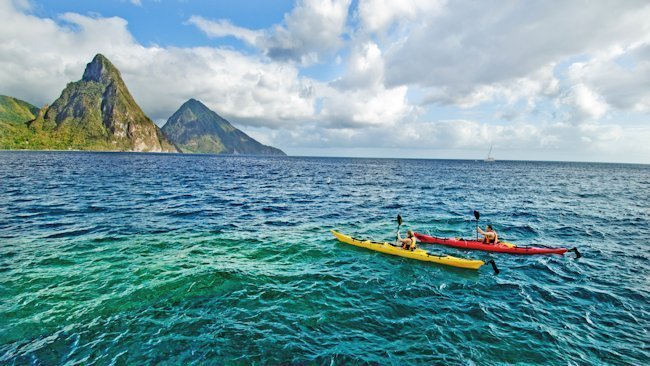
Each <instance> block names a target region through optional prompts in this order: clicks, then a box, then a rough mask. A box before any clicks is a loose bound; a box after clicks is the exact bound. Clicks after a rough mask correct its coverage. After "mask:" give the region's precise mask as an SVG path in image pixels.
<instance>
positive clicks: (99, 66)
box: [81, 53, 121, 83]
mask: <svg viewBox="0 0 650 366" xmlns="http://www.w3.org/2000/svg"><path fill="white" fill-rule="evenodd" d="M116 78H117V79H121V76H120V72H119V70H118V69H117V68H116V67H115V66H113V64H112V63H111V62H110V61H109V60H108V59H107V58H106V57H105V56H104V55H102V54H101V53H98V54H97V55H95V57H94V58H93V60H92V61H90V63H89V64H87V65H86V70H85V71H84V75H83V77H82V78H81V80H83V81H96V82H99V83H102V82H110V81H111V80H113V79H116Z"/></svg>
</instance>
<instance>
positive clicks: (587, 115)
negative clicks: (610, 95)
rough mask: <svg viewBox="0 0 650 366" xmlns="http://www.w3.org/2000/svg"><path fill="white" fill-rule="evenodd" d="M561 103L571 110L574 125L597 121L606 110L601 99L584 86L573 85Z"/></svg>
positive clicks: (605, 105)
mask: <svg viewBox="0 0 650 366" xmlns="http://www.w3.org/2000/svg"><path fill="white" fill-rule="evenodd" d="M563 102H564V103H565V104H568V105H569V106H570V108H571V109H572V114H573V116H572V118H571V120H572V121H574V122H576V123H582V122H585V121H595V120H598V119H600V118H601V117H602V116H603V115H604V114H605V113H606V112H607V110H608V106H607V103H606V102H605V101H604V100H603V98H602V97H601V96H600V95H598V94H597V93H596V92H594V91H593V90H591V89H590V88H589V87H587V86H586V85H584V84H577V85H574V86H573V87H572V88H571V90H570V91H569V93H568V96H567V97H565V98H564V99H563Z"/></svg>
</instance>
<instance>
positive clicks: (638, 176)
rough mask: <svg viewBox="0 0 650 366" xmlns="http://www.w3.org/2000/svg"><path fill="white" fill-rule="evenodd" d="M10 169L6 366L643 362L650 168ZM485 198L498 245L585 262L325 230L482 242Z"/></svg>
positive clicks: (141, 163) (4, 171)
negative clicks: (424, 256)
mask: <svg viewBox="0 0 650 366" xmlns="http://www.w3.org/2000/svg"><path fill="white" fill-rule="evenodd" d="M0 161H1V162H2V163H1V164H0V179H2V182H3V185H2V186H1V187H0V195H1V196H2V197H3V198H6V199H5V200H2V201H0V215H2V216H1V218H2V220H0V238H2V239H3V242H2V245H0V272H1V273H2V276H0V300H1V301H0V363H8V364H27V363H34V364H93V363H97V364H157V363H166V364H188V363H208V364H211V363H217V364H221V363H226V364H227V363H235V364H238V363H241V364H282V363H284V364H292V363H298V364H301V363H309V364H362V363H375V364H400V365H401V364H411V363H412V364H436V363H440V364H469V365H472V364H475V365H480V364H486V363H488V364H489V363H494V364H517V363H525V364H564V363H570V364H633V365H636V364H642V363H643V361H645V360H647V359H649V358H650V355H649V354H648V351H647V347H645V344H646V343H647V328H648V322H647V319H648V313H649V312H650V309H649V308H648V306H649V305H648V304H649V303H650V301H649V294H648V290H647V289H648V283H647V279H646V278H645V277H644V276H641V275H640V274H642V273H646V272H648V270H649V269H650V268H649V265H648V261H647V259H648V258H650V253H649V252H648V250H647V248H646V245H645V244H644V242H643V241H642V240H636V239H634V238H647V237H650V232H649V230H650V229H648V228H650V225H649V224H650V222H649V221H648V220H649V219H650V218H649V216H648V215H647V214H646V210H645V209H646V207H647V204H644V203H647V198H646V193H645V191H647V189H645V188H647V182H648V177H649V176H650V171H649V168H648V167H647V166H627V165H620V166H619V165H607V164H577V163H531V162H498V163H497V164H494V165H491V166H490V167H489V168H488V167H486V165H485V164H479V163H474V162H470V161H443V160H440V161H436V160H391V159H328V158H291V157H281V158H263V157H242V156H239V157H237V156H234V157H223V156H209V155H206V156H183V155H159V154H153V155H150V154H95V153H47V152H41V153H39V152H29V153H13V152H0ZM71 162H74V164H71ZM538 168H539V169H538ZM488 169H489V170H490V172H491V174H487V172H488ZM401 170H404V171H415V172H418V174H417V179H410V180H409V179H406V178H405V177H402V176H399V175H396V174H395V171H401ZM538 172H544V173H543V174H541V175H540V173H538ZM477 176H481V177H483V178H482V179H481V180H480V182H479V181H477V180H476V179H475V177H477ZM319 177H321V178H319ZM596 183H597V184H596ZM473 210H479V211H480V212H481V219H480V221H479V224H480V225H485V224H487V223H491V224H493V225H494V226H495V227H497V229H498V230H499V234H500V236H502V237H503V238H507V239H508V240H515V241H516V242H517V243H520V244H529V243H541V244H544V245H548V246H553V247H560V246H571V247H572V246H578V247H579V248H580V250H581V252H582V253H583V255H584V257H583V258H580V259H577V260H576V259H574V256H573V255H564V256H557V255H556V256H543V257H527V256H510V255H491V254H486V253H481V252H476V251H464V250H456V249H453V248H446V247H436V246H426V249H427V250H430V251H432V252H438V253H445V254H451V255H457V256H462V257H470V258H482V259H488V258H495V259H496V261H497V264H498V265H499V267H500V269H501V270H502V272H501V274H500V275H499V276H496V277H495V276H494V275H492V274H491V273H490V272H491V271H489V268H488V270H485V269H481V271H479V272H474V271H466V270H462V269H452V268H446V267H441V266H437V265H435V264H426V263H414V262H412V261H409V260H407V259H404V258H398V257H390V256H385V255H383V254H381V253H375V252H371V251H367V250H364V249H361V248H353V247H350V246H348V245H345V244H340V243H338V242H337V241H336V240H335V239H334V238H333V237H332V236H331V235H330V233H329V232H328V231H327V230H328V229H330V228H337V229H339V230H341V231H343V232H346V233H349V234H352V235H357V236H359V237H368V238H373V239H377V240H389V241H390V240H393V239H394V235H395V230H396V228H397V223H396V222H395V217H396V216H397V214H401V216H402V217H403V218H404V224H403V225H402V226H401V229H402V232H404V230H406V229H407V228H412V229H416V230H418V231H423V232H426V233H431V234H434V235H442V236H463V237H473V236H474V235H475V231H474V228H475V226H476V221H475V220H474V217H473V215H472V211H473Z"/></svg>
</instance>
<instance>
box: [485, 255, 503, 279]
mask: <svg viewBox="0 0 650 366" xmlns="http://www.w3.org/2000/svg"><path fill="white" fill-rule="evenodd" d="M487 263H490V264H491V265H492V270H494V274H495V275H498V274H499V272H501V271H499V269H498V268H497V264H496V263H494V259H490V260H489V261H487Z"/></svg>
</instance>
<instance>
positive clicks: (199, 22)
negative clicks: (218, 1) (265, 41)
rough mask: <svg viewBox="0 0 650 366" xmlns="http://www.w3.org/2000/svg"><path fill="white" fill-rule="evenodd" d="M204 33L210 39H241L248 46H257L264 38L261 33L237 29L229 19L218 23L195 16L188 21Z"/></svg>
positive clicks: (217, 21) (220, 20)
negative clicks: (260, 39)
mask: <svg viewBox="0 0 650 366" xmlns="http://www.w3.org/2000/svg"><path fill="white" fill-rule="evenodd" d="M187 22H188V23H189V24H192V25H195V26H196V27H197V28H199V29H200V30H201V31H203V32H204V33H205V34H206V35H208V37H213V38H219V37H227V36H232V37H235V38H238V39H241V40H243V41H245V42H247V43H248V44H251V45H255V44H256V41H257V39H258V38H259V37H261V36H263V33H262V32H260V31H253V30H250V29H247V28H241V27H237V26H235V25H234V24H232V22H230V21H229V20H227V19H219V20H216V21H212V20H208V19H205V18H203V17H201V16H198V15H193V16H191V17H190V19H189V20H188V21H187Z"/></svg>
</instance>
